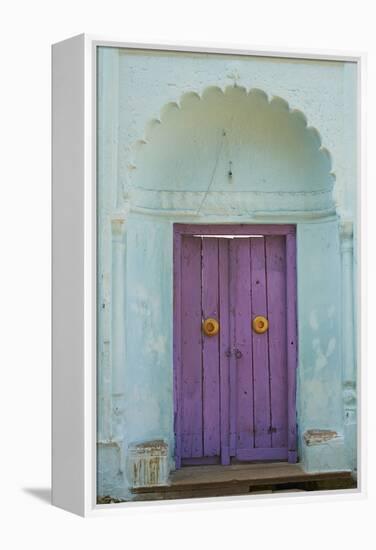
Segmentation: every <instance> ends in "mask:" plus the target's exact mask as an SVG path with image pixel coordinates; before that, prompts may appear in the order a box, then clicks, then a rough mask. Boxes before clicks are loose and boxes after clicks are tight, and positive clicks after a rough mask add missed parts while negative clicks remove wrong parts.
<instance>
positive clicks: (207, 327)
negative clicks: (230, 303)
mask: <svg viewBox="0 0 376 550" xmlns="http://www.w3.org/2000/svg"><path fill="white" fill-rule="evenodd" d="M202 330H203V332H204V334H206V336H215V335H216V334H218V332H219V323H218V321H217V319H213V318H212V317H208V318H207V319H205V320H204V321H203V322H202Z"/></svg>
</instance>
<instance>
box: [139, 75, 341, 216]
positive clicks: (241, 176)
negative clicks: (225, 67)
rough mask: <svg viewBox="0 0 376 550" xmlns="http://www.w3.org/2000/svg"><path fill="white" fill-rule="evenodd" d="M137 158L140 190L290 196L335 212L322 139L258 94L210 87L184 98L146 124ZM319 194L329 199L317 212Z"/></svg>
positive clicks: (295, 114)
mask: <svg viewBox="0 0 376 550" xmlns="http://www.w3.org/2000/svg"><path fill="white" fill-rule="evenodd" d="M132 154H133V158H132V163H131V164H132V167H135V169H134V170H133V171H132V174H131V183H132V187H133V188H135V189H141V190H143V191H147V190H150V191H154V192H156V191H162V192H163V191H165V192H167V191H171V192H179V191H180V192H182V191H185V192H189V193H194V192H198V193H213V192H217V193H227V194H230V193H244V192H247V191H249V192H253V193H257V194H260V195H262V194H267V193H278V194H284V195H286V194H288V193H291V195H294V194H295V195H296V194H301V195H302V196H304V195H307V196H309V195H312V196H315V197H316V198H315V200H316V202H315V204H310V203H309V200H308V199H307V200H305V201H303V202H302V201H301V203H302V206H301V208H303V209H307V210H312V209H315V208H316V209H317V208H324V207H325V208H330V207H331V206H332V205H333V204H332V188H333V182H334V174H332V172H331V157H330V153H329V151H328V150H327V149H325V148H324V147H323V146H322V140H321V136H320V133H319V132H318V130H317V129H316V128H314V127H312V126H308V123H307V119H306V117H305V115H304V113H303V112H301V111H300V110H297V109H291V108H290V106H289V104H288V103H287V101H285V100H284V99H283V98H281V97H279V96H272V97H271V98H269V96H268V95H267V94H266V93H265V92H264V91H263V90H261V89H258V88H251V89H250V90H249V91H247V90H246V89H245V88H243V87H241V86H238V85H234V86H228V87H226V88H225V89H224V90H222V89H221V88H219V87H217V86H210V87H207V88H205V89H204V90H203V92H202V94H201V96H200V95H199V94H198V93H196V92H193V91H189V92H187V93H185V94H183V95H182V96H181V98H180V101H179V103H176V102H170V103H167V104H166V105H164V107H163V108H162V110H161V113H160V118H159V119H152V120H150V121H149V122H148V124H147V125H146V128H145V136H144V138H143V139H141V140H139V141H138V142H137V143H135V144H134V145H133V147H132ZM319 194H321V195H325V197H324V196H323V197H322V200H321V203H320V205H319V206H317V196H318V195H319ZM285 199H286V197H285ZM286 201H287V202H286ZM285 202H286V205H287V209H288V200H287V199H286V200H285Z"/></svg>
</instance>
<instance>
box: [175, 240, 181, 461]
mask: <svg viewBox="0 0 376 550" xmlns="http://www.w3.org/2000/svg"><path fill="white" fill-rule="evenodd" d="M173 271H174V295H173V301H174V303H173V321H174V322H173V342H174V343H173V356H174V359H173V360H174V369H173V370H174V433H175V467H176V468H180V466H181V439H182V438H181V410H180V402H181V371H182V365H181V237H180V235H179V234H177V233H174V243H173Z"/></svg>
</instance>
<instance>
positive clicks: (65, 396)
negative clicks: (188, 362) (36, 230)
mask: <svg viewBox="0 0 376 550" xmlns="http://www.w3.org/2000/svg"><path fill="white" fill-rule="evenodd" d="M100 46H108V47H116V48H134V49H150V50H174V51H180V52H204V53H224V54H237V55H253V56H268V57H271V56H276V57H286V58H296V59H315V60H332V61H335V60H338V61H351V62H354V63H356V64H357V66H358V75H359V78H358V97H359V98H363V94H364V91H363V89H364V78H365V76H364V73H365V69H364V67H365V54H364V53H351V54H346V55H345V54H343V53H342V52H331V51H311V50H309V51H308V50H307V51H302V50H300V51H295V50H284V51H275V50H273V49H267V48H263V49H252V48H249V47H244V49H239V48H238V47H236V48H234V47H232V46H231V45H223V44H220V45H217V44H187V43H185V44H176V43H174V44H138V43H127V42H123V41H116V40H112V39H109V38H100V37H96V36H90V35H85V34H81V35H78V36H76V37H73V38H69V39H67V40H65V41H63V42H59V43H57V44H54V45H53V47H52V100H53V103H52V190H53V193H52V216H53V221H52V238H53V256H52V273H53V283H52V297H53V311H52V374H53V376H52V502H53V504H54V505H55V506H58V507H61V508H63V509H65V510H69V511H71V512H74V513H76V514H79V515H81V516H90V515H93V514H94V515H96V514H98V513H106V514H107V513H113V512H114V510H116V512H119V511H120V512H121V511H122V510H123V509H124V508H126V507H132V506H139V505H140V504H141V503H132V502H127V503H121V504H116V505H111V504H110V505H98V504H97V503H96V55H97V48H98V47H100ZM362 105H363V101H362V99H361V101H360V102H359V104H358V136H357V142H358V151H359V158H358V161H359V162H358V167H359V168H358V189H359V193H360V197H361V200H360V201H359V204H360V206H359V209H361V204H362V201H363V200H364V152H363V142H364V112H363V111H362ZM358 220H360V221H358V223H359V224H360V226H359V228H358V229H359V234H362V232H363V224H364V216H363V212H362V213H361V212H360V211H359V212H358ZM358 247H359V249H358V254H359V257H360V258H362V256H361V250H360V244H358ZM359 275H360V276H359V277H358V289H357V291H358V296H361V292H360V290H361V288H360V285H361V284H362V282H361V280H362V277H363V274H362V267H361V266H360V270H359ZM358 307H359V317H360V319H361V320H363V319H364V310H363V308H362V307H361V304H360V302H358ZM360 324H362V322H361V323H360ZM357 338H358V346H357V350H358V351H357V353H358V358H357V359H358V365H359V367H358V386H357V388H358V389H357V391H358V405H359V414H358V418H359V423H358V456H359V457H360V467H359V471H360V476H359V478H358V489H357V490H354V491H346V492H345V494H346V498H357V497H359V495H362V494H364V491H365V475H366V465H365V453H364V447H363V445H361V442H362V441H363V437H362V434H363V430H364V422H363V418H364V414H363V413H364V407H365V397H364V396H365V392H364V391H363V389H364V385H365V373H364V371H363V370H362V365H361V361H360V353H361V346H360V326H358V329H357ZM343 493H344V492H343V491H334V492H333V491H332V492H323V493H320V495H317V494H310V495H307V494H305V495H304V498H321V496H322V497H323V498H325V499H328V498H331V499H333V498H344V497H343ZM301 497H302V495H293V494H292V495H291V494H290V495H272V498H273V499H277V500H278V499H280V500H283V499H284V498H291V499H298V498H301ZM258 498H263V497H262V496H259V497H252V500H253V501H254V502H257V499H258ZM239 499H240V500H241V501H242V502H243V503H244V504H248V505H249V503H250V499H248V498H247V499H246V500H245V499H244V497H231V500H235V501H237V500H239ZM199 500H200V503H201V504H203V503H204V504H205V502H206V501H205V499H199ZM195 503H196V504H197V501H195ZM143 505H145V504H144V503H143ZM148 505H149V506H151V505H153V506H158V505H159V506H160V505H161V503H160V502H159V503H155V502H153V503H149V504H148ZM163 505H169V506H176V505H177V503H176V502H168V503H166V502H163Z"/></svg>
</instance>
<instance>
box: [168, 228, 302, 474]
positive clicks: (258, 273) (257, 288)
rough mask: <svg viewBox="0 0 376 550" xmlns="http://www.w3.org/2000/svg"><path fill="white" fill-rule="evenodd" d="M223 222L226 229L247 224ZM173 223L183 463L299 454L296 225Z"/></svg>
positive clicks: (178, 444)
mask: <svg viewBox="0 0 376 550" xmlns="http://www.w3.org/2000/svg"><path fill="white" fill-rule="evenodd" d="M240 227H241V228H243V229H244V227H246V226H240ZM276 227H278V228H279V232H277V231H276V229H275V228H276ZM281 228H285V231H284V232H283V231H281ZM215 229H217V231H218V234H219V235H220V234H221V232H224V231H226V234H227V235H228V234H229V233H230V234H232V233H235V232H236V231H239V226H231V227H230V226H225V228H223V229H222V231H221V228H219V227H215V226H211V232H212V233H213V232H214V231H215ZM175 231H176V234H175V252H174V270H175V273H174V279H175V280H174V283H175V285H174V288H175V298H174V309H175V312H174V313H175V315H174V328H175V331H174V348H175V354H174V363H175V365H174V367H175V435H176V464H177V466H178V467H179V466H180V465H181V464H192V463H215V462H222V464H229V463H230V460H231V458H236V459H237V460H247V461H252V460H290V461H295V460H296V448H295V366H296V329H295V293H296V290H295V234H294V230H293V229H292V226H273V227H271V226H258V229H257V228H255V226H248V231H249V234H250V235H252V236H246V235H244V231H243V235H234V237H235V238H233V239H229V238H225V237H224V236H223V237H222V236H203V235H207V234H208V227H203V228H199V227H197V226H178V228H176V229H175ZM193 231H196V232H195V233H194V232H193ZM261 231H262V232H261ZM276 232H277V234H274V233H276ZM192 233H193V234H192ZM214 234H216V233H214ZM258 316H262V317H264V318H265V319H267V321H268V330H266V331H265V332H257V331H256V330H255V328H254V327H253V325H252V322H253V320H254V319H255V317H258ZM208 318H211V319H215V320H217V321H218V323H219V331H218V333H217V334H214V335H210V334H209V335H208V334H206V333H205V332H204V330H203V321H204V320H205V319H208ZM256 329H257V327H256Z"/></svg>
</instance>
